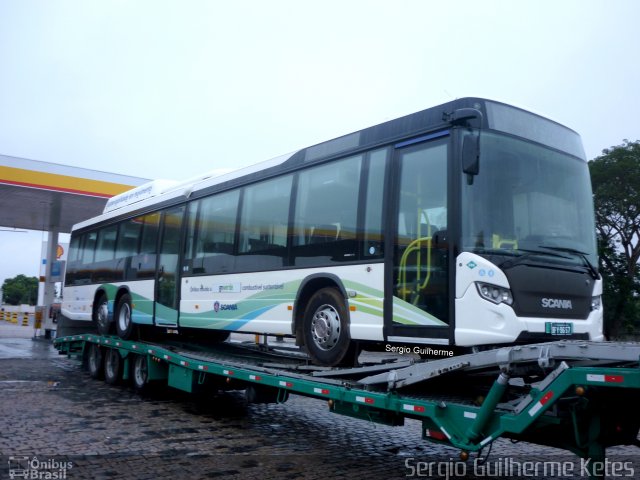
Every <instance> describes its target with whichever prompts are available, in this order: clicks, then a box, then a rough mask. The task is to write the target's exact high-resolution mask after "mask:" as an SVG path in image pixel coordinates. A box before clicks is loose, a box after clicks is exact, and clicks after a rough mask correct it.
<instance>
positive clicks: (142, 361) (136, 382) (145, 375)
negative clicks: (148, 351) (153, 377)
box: [131, 355, 149, 393]
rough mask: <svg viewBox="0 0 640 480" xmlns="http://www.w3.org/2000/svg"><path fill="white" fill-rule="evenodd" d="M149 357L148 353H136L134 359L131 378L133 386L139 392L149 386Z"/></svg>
mask: <svg viewBox="0 0 640 480" xmlns="http://www.w3.org/2000/svg"><path fill="white" fill-rule="evenodd" d="M148 362H149V359H148V358H147V356H146V355H136V357H135V359H134V360H133V366H132V371H131V379H132V381H133V388H135V389H136V391H137V392H139V393H143V392H144V391H146V390H147V389H148V387H149V363H148Z"/></svg>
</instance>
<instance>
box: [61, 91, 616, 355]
mask: <svg viewBox="0 0 640 480" xmlns="http://www.w3.org/2000/svg"><path fill="white" fill-rule="evenodd" d="M601 295H602V279H601V275H600V274H599V272H598V258H597V249H596V238H595V224H594V210H593V199H592V190H591V181H590V177H589V170H588V166H587V162H586V158H585V154H584V149H583V147H582V142H581V139H580V136H579V135H578V134H577V133H576V132H574V131H573V130H570V129H569V128H567V127H564V126H562V125H560V124H558V123H556V122H554V121H551V120H549V119H546V118H544V117H541V116H539V115H536V114H533V113H530V112H528V111H525V110H522V109H520V108H516V107H514V106H510V105H507V104H504V103H500V102H496V101H491V100H486V99H481V98H462V99H457V100H454V101H451V102H448V103H445V104H443V105H439V106H436V107H433V108H429V109H426V110H423V111H420V112H417V113H413V114H410V115H407V116H404V117H401V118H398V119H395V120H391V121H387V122H385V123H382V124H379V125H375V126H372V127H369V128H365V129H363V130H360V131H357V132H354V133H351V134H348V135H345V136H342V137H339V138H335V139H332V140H329V141H326V142H323V143H320V144H317V145H314V146H311V147H308V148H304V149H302V150H299V151H296V152H294V153H292V154H289V155H285V156H282V157H278V158H275V159H272V160H269V161H267V162H264V163H262V164H258V165H256V166H253V167H248V168H243V169H240V170H238V171H235V172H232V173H228V174H224V175H218V176H215V175H211V176H208V175H203V176H201V177H198V178H195V179H190V180H188V181H185V182H161V181H155V182H151V183H149V184H147V185H143V186H140V187H137V188H135V189H133V190H130V191H128V192H125V193H123V194H121V195H118V196H115V197H113V198H111V199H110V200H109V201H108V202H107V204H106V206H105V209H104V213H103V214H101V215H100V216H98V217H95V218H92V219H90V220H87V221H84V222H81V223H79V224H77V225H75V226H74V227H73V229H72V233H71V241H70V253H69V259H68V262H67V270H66V275H65V286H64V299H63V305H62V313H63V315H65V316H66V317H68V318H70V319H72V320H85V321H87V322H90V321H92V322H94V323H95V325H96V326H97V328H98V330H99V331H100V333H102V334H107V333H117V335H119V336H120V337H122V338H123V339H128V338H132V337H134V336H139V335H141V333H140V332H143V331H144V332H147V331H148V330H149V329H164V330H171V331H172V332H177V333H179V334H184V335H189V336H192V337H196V338H199V339H208V340H211V341H222V340H225V339H226V338H227V337H228V335H229V333H230V332H245V333H255V334H261V335H263V334H264V335H282V336H288V337H293V338H295V341H296V344H297V345H299V346H300V347H301V348H304V349H305V350H306V351H307V352H308V355H309V356H310V358H311V359H312V360H313V361H314V362H315V363H317V364H320V365H326V366H336V365H344V364H353V362H354V359H356V358H357V354H358V352H359V350H360V349H361V348H363V346H364V347H366V345H367V344H370V345H376V347H377V348H380V347H381V346H386V347H385V348H388V347H389V346H398V345H399V346H402V345H410V346H413V347H415V346H420V345H422V346H425V347H426V346H430V347H431V346H436V347H438V348H452V349H453V348H454V347H455V348H457V347H461V348H462V349H463V350H464V349H467V348H468V349H485V348H493V347H496V346H500V345H505V344H518V343H533V342H541V341H549V340H556V339H585V340H594V341H598V340H603V339H604V336H603V325H602V320H603V310H602V303H601Z"/></svg>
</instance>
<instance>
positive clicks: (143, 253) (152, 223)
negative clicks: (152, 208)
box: [131, 212, 160, 280]
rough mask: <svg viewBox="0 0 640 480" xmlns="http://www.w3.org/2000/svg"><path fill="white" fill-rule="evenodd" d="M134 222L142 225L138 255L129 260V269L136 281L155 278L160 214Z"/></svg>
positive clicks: (156, 213) (140, 218)
mask: <svg viewBox="0 0 640 480" xmlns="http://www.w3.org/2000/svg"><path fill="white" fill-rule="evenodd" d="M134 221H137V222H140V223H141V224H142V237H141V238H140V253H139V254H138V255H136V256H135V257H133V258H132V259H131V268H132V270H135V278H137V279H138V280H141V279H147V278H155V274H156V252H157V250H158V232H159V224H160V213H159V212H154V213H149V214H147V215H144V216H142V217H138V218H136V219H134ZM132 275H133V273H132Z"/></svg>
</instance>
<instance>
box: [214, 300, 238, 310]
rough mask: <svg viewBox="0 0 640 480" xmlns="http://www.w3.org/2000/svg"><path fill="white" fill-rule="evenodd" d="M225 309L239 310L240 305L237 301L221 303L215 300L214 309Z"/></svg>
mask: <svg viewBox="0 0 640 480" xmlns="http://www.w3.org/2000/svg"><path fill="white" fill-rule="evenodd" d="M223 310H238V305H237V304H235V303H220V302H218V301H217V300H216V301H215V302H213V311H214V312H216V313H218V312H220V311H223Z"/></svg>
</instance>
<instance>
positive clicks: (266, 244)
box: [237, 175, 293, 271]
mask: <svg viewBox="0 0 640 480" xmlns="http://www.w3.org/2000/svg"><path fill="white" fill-rule="evenodd" d="M292 184H293V176H292V175H287V176H285V177H280V178H276V179H273V180H268V181H266V182H261V183H257V184H255V185H251V186H249V187H246V189H245V192H244V201H243V206H242V215H241V219H240V241H239V245H238V254H239V257H238V258H237V267H238V269H239V270H241V271H251V270H264V269H271V268H279V267H283V266H284V264H285V258H286V256H287V233H286V232H287V225H288V223H289V205H290V203H291V202H290V198H291V187H292Z"/></svg>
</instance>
